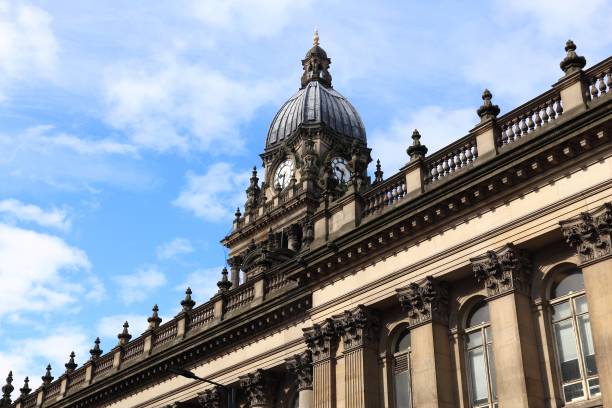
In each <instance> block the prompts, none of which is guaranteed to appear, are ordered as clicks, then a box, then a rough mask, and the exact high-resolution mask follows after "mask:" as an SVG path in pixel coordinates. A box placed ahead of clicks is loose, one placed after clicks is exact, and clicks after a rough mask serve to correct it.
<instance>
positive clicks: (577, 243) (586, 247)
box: [559, 203, 612, 263]
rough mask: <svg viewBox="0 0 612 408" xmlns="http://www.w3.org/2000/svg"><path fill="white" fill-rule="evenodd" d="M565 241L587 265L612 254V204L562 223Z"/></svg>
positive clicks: (606, 204)
mask: <svg viewBox="0 0 612 408" xmlns="http://www.w3.org/2000/svg"><path fill="white" fill-rule="evenodd" d="M559 224H560V225H561V230H562V231H563V236H564V237H565V241H566V242H567V243H568V244H569V246H571V247H572V248H574V249H575V250H576V251H577V252H578V255H579V256H580V260H581V261H582V262H583V263H585V262H589V261H592V260H595V259H599V258H602V257H604V256H606V255H610V253H612V203H605V204H604V205H602V206H601V207H599V208H597V209H595V210H594V211H591V212H583V213H581V214H580V215H578V216H577V217H574V218H570V219H569V220H565V221H561V222H560V223H559Z"/></svg>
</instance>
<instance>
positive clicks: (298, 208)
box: [222, 31, 371, 283]
mask: <svg viewBox="0 0 612 408" xmlns="http://www.w3.org/2000/svg"><path fill="white" fill-rule="evenodd" d="M330 64H331V59H330V58H329V57H328V56H327V53H326V52H325V50H324V49H323V48H321V46H320V45H319V36H318V33H317V32H316V31H315V35H314V41H313V46H312V48H311V49H310V50H308V52H307V53H306V56H305V57H304V59H303V60H302V67H303V69H304V73H303V74H302V78H301V87H300V89H299V90H298V91H297V92H296V93H295V94H294V95H293V96H291V98H289V100H287V102H285V103H284V104H283V105H282V107H281V108H280V110H279V111H278V113H277V114H276V115H275V116H274V119H273V120H272V123H271V125H270V128H269V130H268V135H267V137H266V144H265V148H264V152H263V153H262V154H261V155H260V156H261V158H262V161H263V167H264V169H265V174H264V175H263V177H262V179H263V180H262V181H263V182H262V183H261V184H260V183H259V182H260V179H259V176H258V175H257V172H256V170H255V168H254V169H253V175H252V177H251V181H250V185H249V187H248V189H247V190H246V192H247V201H246V203H245V207H244V213H241V212H240V211H239V210H238V211H237V212H236V219H235V220H234V225H233V230H232V233H231V234H229V235H228V236H227V237H226V238H225V239H224V240H223V241H222V242H223V244H224V245H226V246H227V247H228V248H229V249H230V257H231V259H230V261H231V263H239V264H240V268H241V270H243V272H246V276H247V278H248V277H249V276H250V275H251V273H250V270H251V269H250V268H251V265H250V264H248V265H247V264H245V262H246V261H248V260H249V259H251V258H254V255H251V256H250V257H248V256H247V254H248V253H253V251H254V250H255V248H256V247H257V248H261V246H262V244H261V243H264V244H265V245H266V246H267V247H268V249H267V256H268V258H271V256H272V255H271V254H272V253H273V252H274V253H275V256H276V257H277V258H278V259H276V261H279V262H280V261H282V260H283V259H287V257H292V256H295V255H296V254H297V253H298V252H299V251H302V250H306V249H307V248H308V246H309V245H310V243H311V242H312V241H313V240H314V239H315V236H314V235H315V231H314V223H313V215H314V214H315V213H316V212H317V211H318V210H319V209H320V208H322V207H324V206H326V205H327V204H329V202H331V201H334V200H337V199H339V198H340V197H342V196H344V195H345V194H346V193H347V192H348V191H353V192H355V191H360V190H362V189H364V188H366V187H367V186H368V185H369V184H370V179H369V177H368V176H367V165H368V163H369V162H370V161H371V158H370V149H369V148H368V147H367V141H366V132H365V127H364V126H363V122H362V121H361V118H360V117H359V114H358V113H357V110H356V109H355V108H354V107H353V105H352V104H351V103H350V102H349V101H348V100H347V99H346V98H345V97H344V96H342V95H341V94H340V93H339V92H337V91H336V90H335V89H334V88H333V87H332V77H331V74H330V73H329V67H330ZM272 247H274V250H272ZM271 262H272V263H274V262H273V261H271ZM247 263H248V262H247ZM257 270H259V269H257ZM232 280H233V281H234V283H236V282H235V280H236V277H235V276H234V277H233V279H232Z"/></svg>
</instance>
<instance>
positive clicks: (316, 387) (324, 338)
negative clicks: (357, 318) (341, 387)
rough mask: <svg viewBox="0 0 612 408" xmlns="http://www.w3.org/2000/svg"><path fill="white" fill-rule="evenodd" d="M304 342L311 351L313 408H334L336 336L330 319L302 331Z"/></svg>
mask: <svg viewBox="0 0 612 408" xmlns="http://www.w3.org/2000/svg"><path fill="white" fill-rule="evenodd" d="M304 340H305V342H306V345H307V346H308V348H309V349H310V351H312V363H313V367H312V371H313V382H312V390H313V405H312V406H313V407H314V408H335V406H336V364H335V359H334V357H335V355H336V350H337V348H338V336H337V334H336V329H335V326H334V321H333V320H332V319H327V320H325V322H323V323H322V324H315V325H313V326H312V327H309V328H307V329H304Z"/></svg>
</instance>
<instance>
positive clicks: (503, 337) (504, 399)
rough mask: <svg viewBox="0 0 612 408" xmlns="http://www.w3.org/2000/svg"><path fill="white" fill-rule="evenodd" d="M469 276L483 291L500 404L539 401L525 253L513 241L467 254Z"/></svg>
mask: <svg viewBox="0 0 612 408" xmlns="http://www.w3.org/2000/svg"><path fill="white" fill-rule="evenodd" d="M471 262H472V269H473V271H474V276H475V278H476V279H477V280H478V282H484V285H485V288H486V290H487V294H488V296H489V297H488V302H489V312H490V316H491V332H492V335H493V355H494V365H495V372H496V373H497V376H496V378H497V381H496V383H497V395H498V400H499V404H500V406H502V407H525V408H526V407H544V390H543V385H542V376H541V374H540V366H539V364H538V361H539V356H538V350H537V343H536V336H535V331H534V322H533V317H532V311H531V301H530V299H529V276H530V275H531V263H530V257H529V254H528V253H527V252H526V251H525V250H522V249H520V248H517V247H515V246H514V245H513V244H506V245H505V246H504V247H503V248H501V249H500V250H499V251H496V252H494V251H488V252H487V253H486V254H484V255H483V256H481V257H478V258H474V259H471Z"/></svg>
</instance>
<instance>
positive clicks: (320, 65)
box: [302, 29, 332, 88]
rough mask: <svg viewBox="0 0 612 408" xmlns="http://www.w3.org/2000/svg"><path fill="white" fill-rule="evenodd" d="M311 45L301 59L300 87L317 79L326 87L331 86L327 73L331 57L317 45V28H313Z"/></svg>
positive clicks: (329, 76)
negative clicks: (302, 71)
mask: <svg viewBox="0 0 612 408" xmlns="http://www.w3.org/2000/svg"><path fill="white" fill-rule="evenodd" d="M312 43H313V46H312V48H311V49H310V50H308V52H307V53H306V57H305V58H304V59H303V60H302V67H303V68H304V73H303V74H302V88H305V87H306V85H308V83H309V82H312V81H317V82H319V83H321V84H323V85H325V86H326V87H328V88H331V79H332V78H331V75H330V74H329V71H328V70H329V64H331V59H329V58H327V53H326V52H325V50H324V49H323V48H321V47H320V46H319V30H316V29H315V32H314V37H313V41H312Z"/></svg>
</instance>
